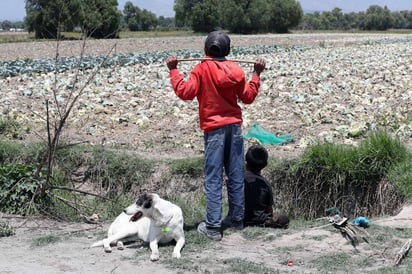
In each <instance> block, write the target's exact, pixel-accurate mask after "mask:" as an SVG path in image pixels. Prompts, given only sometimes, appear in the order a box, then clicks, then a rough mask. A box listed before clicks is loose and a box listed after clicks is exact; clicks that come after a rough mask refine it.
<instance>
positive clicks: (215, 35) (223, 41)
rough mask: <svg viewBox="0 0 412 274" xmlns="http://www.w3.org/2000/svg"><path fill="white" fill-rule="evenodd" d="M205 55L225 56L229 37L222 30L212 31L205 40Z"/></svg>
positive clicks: (227, 52) (228, 46) (227, 51)
mask: <svg viewBox="0 0 412 274" xmlns="http://www.w3.org/2000/svg"><path fill="white" fill-rule="evenodd" d="M205 52H206V55H209V56H211V57H225V56H227V55H228V54H229V52H230V38H229V36H228V35H227V34H226V33H224V32H223V31H212V32H211V33H209V35H208V36H207V38H206V41H205Z"/></svg>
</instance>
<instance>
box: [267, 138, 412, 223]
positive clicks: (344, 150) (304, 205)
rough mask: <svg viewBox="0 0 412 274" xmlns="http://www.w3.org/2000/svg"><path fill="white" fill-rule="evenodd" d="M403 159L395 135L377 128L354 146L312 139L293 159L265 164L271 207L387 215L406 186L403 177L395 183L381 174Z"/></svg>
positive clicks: (296, 212) (311, 214) (294, 212)
mask: <svg viewBox="0 0 412 274" xmlns="http://www.w3.org/2000/svg"><path fill="white" fill-rule="evenodd" d="M409 158H410V154H409V152H408V150H407V148H406V147H405V146H404V145H402V143H400V142H399V140H397V139H393V138H391V137H390V136H389V135H388V134H387V133H385V132H383V131H379V130H378V131H375V132H372V133H371V134H370V135H368V137H367V138H366V139H365V140H364V141H363V142H361V144H360V145H359V147H357V148H356V147H349V146H345V145H339V144H331V143H318V144H314V145H313V146H311V147H308V148H307V150H306V151H305V152H304V153H303V155H302V156H301V157H300V158H298V159H297V160H296V161H287V162H286V161H285V162H283V164H278V165H276V166H270V168H271V169H270V170H268V171H267V172H268V173H269V179H270V180H271V182H272V184H273V188H274V189H275V193H276V197H277V201H276V207H277V208H278V210H282V211H284V212H287V213H289V214H290V215H291V216H303V217H305V218H316V217H319V216H325V213H326V212H325V210H326V209H327V208H338V209H340V210H341V211H342V212H343V214H345V215H347V216H348V217H351V216H353V215H358V214H361V215H368V216H374V215H381V214H392V213H394V212H396V211H397V210H398V209H399V207H400V206H401V205H402V203H403V202H404V193H405V192H408V191H409V190H408V187H410V185H411V184H410V183H409V181H408V179H407V177H405V178H404V180H403V183H401V184H398V187H397V188H395V187H394V185H393V184H392V183H390V181H388V180H387V178H386V175H387V174H388V173H390V171H391V170H392V169H394V168H395V167H396V165H398V164H399V163H402V162H403V161H405V160H407V159H409ZM406 168H407V167H404V169H406ZM399 173H401V171H399ZM279 174H282V175H279ZM393 176H395V175H393ZM398 190H403V191H404V193H402V192H401V191H398Z"/></svg>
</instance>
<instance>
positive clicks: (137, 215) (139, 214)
mask: <svg viewBox="0 0 412 274" xmlns="http://www.w3.org/2000/svg"><path fill="white" fill-rule="evenodd" d="M142 216H143V213H142V212H141V211H138V212H136V213H135V214H133V216H132V217H130V221H132V222H136V221H137V220H139V219H140V218H141V217H142Z"/></svg>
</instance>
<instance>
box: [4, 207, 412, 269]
mask: <svg viewBox="0 0 412 274" xmlns="http://www.w3.org/2000/svg"><path fill="white" fill-rule="evenodd" d="M411 216H412V207H411V206H408V207H405V208H404V209H403V210H402V211H401V212H400V213H399V215H397V216H393V217H388V218H381V219H376V220H372V222H371V223H372V224H373V225H374V226H381V225H383V226H385V227H387V228H393V227H395V228H397V229H399V230H404V229H411V228H412V217H411ZM0 220H1V221H6V222H7V223H8V224H9V225H11V226H13V227H14V228H15V235H13V236H9V237H2V238H1V239H0V250H1V253H2V255H1V257H2V260H1V261H0V269H1V270H0V273H21V274H22V273H30V274H34V273H42V274H45V273H229V272H232V273H237V272H242V273H261V271H264V270H267V273H273V271H274V270H276V271H277V272H279V273H319V271H321V269H323V270H324V267H325V266H323V268H322V266H319V265H317V264H322V263H323V264H328V261H327V258H331V256H337V254H338V255H339V254H346V255H345V256H346V257H345V256H344V257H343V258H345V259H346V260H353V261H354V262H357V263H361V262H364V261H368V260H371V258H373V260H372V261H373V264H370V265H368V267H367V268H365V266H362V267H363V268H364V270H365V273H366V272H373V270H374V269H378V268H382V267H391V266H393V258H394V255H395V254H396V252H397V251H398V250H399V248H400V246H398V245H395V246H382V248H381V249H379V248H378V249H377V248H376V246H375V245H374V244H373V241H375V239H374V237H373V235H371V240H370V242H369V243H366V242H363V241H361V242H360V244H359V246H358V247H357V248H356V249H355V248H353V247H352V246H351V245H350V244H349V243H348V241H347V240H346V239H344V238H343V237H342V236H341V235H340V233H339V232H338V231H337V230H335V229H334V228H333V227H331V226H327V225H326V226H324V225H323V224H325V223H319V224H320V225H319V226H315V227H313V228H305V229H302V228H296V227H291V228H290V229H288V230H267V231H264V232H263V235H260V236H256V235H252V234H253V233H254V230H249V228H247V229H245V230H243V231H242V232H225V237H224V238H223V240H222V241H221V242H217V243H215V242H212V243H208V245H207V246H206V247H205V248H203V247H201V246H200V247H195V248H193V246H191V245H195V243H192V244H191V239H192V238H193V237H188V239H187V243H186V247H185V248H184V249H183V251H182V259H181V260H180V261H178V263H177V264H176V261H174V260H172V259H170V257H169V256H170V254H171V247H161V248H160V252H161V259H160V261H158V262H150V261H149V255H150V251H149V250H148V248H147V247H146V246H142V245H140V244H137V243H135V244H131V245H128V246H127V248H125V250H123V251H120V250H113V252H112V253H104V252H103V249H101V248H89V246H90V245H91V244H92V243H93V242H94V241H96V240H98V239H101V238H102V237H104V235H105V234H106V231H107V228H108V225H109V223H103V224H86V223H65V222H57V221H52V220H47V219H38V218H29V219H24V218H20V217H16V216H4V215H3V216H2V217H1V219H0ZM384 229H385V228H384ZM395 231H396V230H395ZM188 233H192V235H193V233H195V232H188ZM248 234H250V235H248ZM388 243H389V242H388ZM339 256H343V255H339ZM347 256H349V257H347ZM325 260H326V262H325ZM405 260H412V258H410V256H409V257H408V258H406V259H405ZM288 261H292V262H293V266H288ZM173 262H174V263H173ZM237 262H239V263H238V264H240V263H241V262H243V264H244V262H250V264H252V267H251V268H250V269H249V270H248V272H243V271H242V270H239V269H238V271H236V268H233V266H232V268H228V266H229V265H230V264H236V263H237ZM329 263H330V262H329ZM336 264H340V265H336V266H334V265H333V264H332V265H330V266H328V267H329V268H330V270H332V272H333V273H341V272H340V270H339V269H342V264H345V261H343V262H342V261H340V262H339V261H338V262H336ZM408 265H410V264H406V267H407V266H408ZM249 267H250V266H249ZM335 267H337V268H335ZM343 269H346V270H348V269H347V268H343ZM400 269H401V270H402V269H403V268H402V266H401V267H400ZM404 270H405V269H404ZM405 271H406V270H405ZM342 273H343V272H342ZM391 273H392V272H391ZM399 273H406V272H399Z"/></svg>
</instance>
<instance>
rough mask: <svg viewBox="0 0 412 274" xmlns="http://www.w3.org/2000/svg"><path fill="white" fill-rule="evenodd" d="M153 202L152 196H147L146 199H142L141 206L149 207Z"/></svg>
mask: <svg viewBox="0 0 412 274" xmlns="http://www.w3.org/2000/svg"><path fill="white" fill-rule="evenodd" d="M152 204H153V199H152V197H149V196H148V197H147V200H145V201H144V203H143V208H151V207H152Z"/></svg>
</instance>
